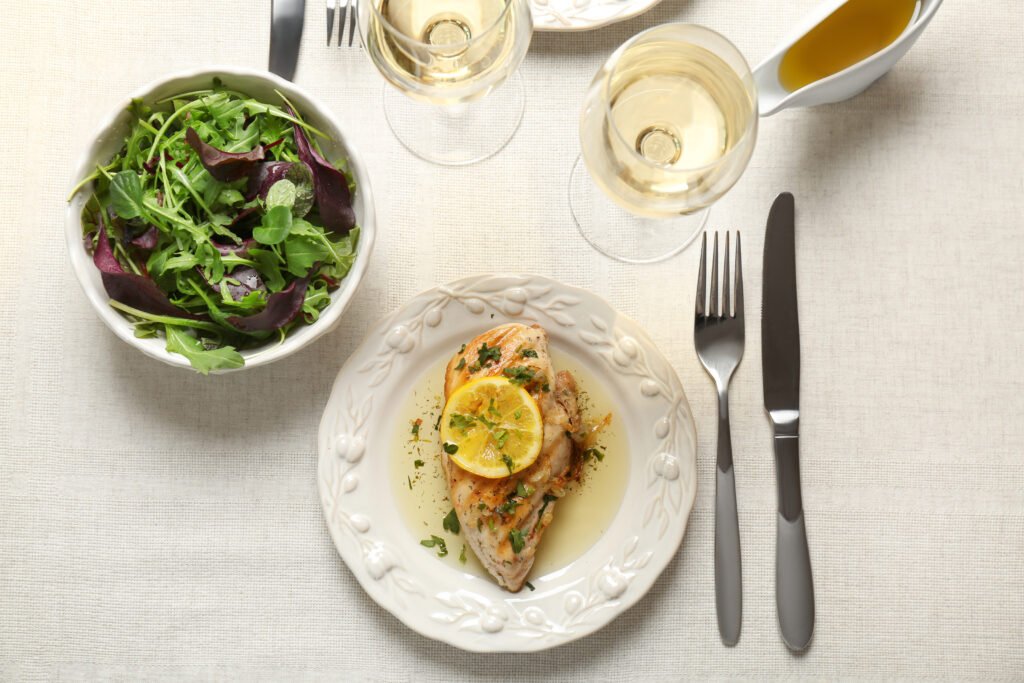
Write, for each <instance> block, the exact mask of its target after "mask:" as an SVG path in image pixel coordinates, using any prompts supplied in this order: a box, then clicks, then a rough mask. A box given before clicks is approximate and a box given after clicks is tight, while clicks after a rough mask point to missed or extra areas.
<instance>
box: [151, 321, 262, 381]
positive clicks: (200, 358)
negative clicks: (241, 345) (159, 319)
mask: <svg viewBox="0 0 1024 683" xmlns="http://www.w3.org/2000/svg"><path fill="white" fill-rule="evenodd" d="M164 334H165V335H166V336H167V350H168V351H169V352H170V353H179V354H181V355H182V356H185V358H187V359H188V361H189V362H190V363H191V364H192V367H193V368H195V369H196V370H198V371H199V372H200V373H202V374H204V375H208V374H210V372H211V371H213V370H228V369H231V368H240V367H242V366H243V365H245V361H244V360H243V359H242V354H240V353H238V351H236V350H235V349H234V348H233V347H231V346H222V347H220V348H219V349H205V348H203V345H202V343H200V341H199V340H198V339H196V338H195V337H193V336H192V335H190V334H189V333H188V332H185V331H184V330H182V329H179V328H177V327H172V326H170V325H164Z"/></svg>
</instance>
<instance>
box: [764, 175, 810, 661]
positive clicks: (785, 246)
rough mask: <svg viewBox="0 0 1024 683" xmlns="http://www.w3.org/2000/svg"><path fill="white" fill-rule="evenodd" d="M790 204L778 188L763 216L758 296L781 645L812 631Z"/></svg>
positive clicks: (803, 643)
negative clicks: (771, 459) (773, 474)
mask: <svg viewBox="0 0 1024 683" xmlns="http://www.w3.org/2000/svg"><path fill="white" fill-rule="evenodd" d="M795 214H796V208H795V202H794V200H793V195H791V194H790V193H788V192H784V193H783V194H780V195H779V196H778V197H777V198H776V199H775V203H774V204H772V208H771V212H770V213H769V214H768V225H767V228H766V231H765V238H764V271H763V278H764V286H763V289H762V300H761V366H762V376H763V381H764V407H765V410H766V411H767V412H768V417H769V419H770V420H771V423H772V427H773V430H774V438H773V442H774V447H775V472H776V481H777V488H778V515H777V524H778V526H777V535H776V548H775V602H776V608H777V609H778V614H779V628H780V630H781V631H782V639H783V641H785V643H786V646H787V647H789V649H791V650H794V651H801V650H804V649H805V648H806V647H807V645H808V644H809V643H810V640H811V635H812V634H813V632H814V582H813V580H812V577H811V558H810V553H809V552H808V549H807V531H806V528H805V526H804V513H803V501H802V498H801V494H800V457H799V442H800V439H799V437H800V322H799V318H798V316H797V299H796V236H795V222H796V221H795V218H796V216H795Z"/></svg>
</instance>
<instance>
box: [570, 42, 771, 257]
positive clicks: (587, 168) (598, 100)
mask: <svg viewBox="0 0 1024 683" xmlns="http://www.w3.org/2000/svg"><path fill="white" fill-rule="evenodd" d="M756 138H757V93H756V89H755V86H754V78H753V76H752V75H751V73H750V67H749V66H748V65H747V62H746V60H745V59H744V58H743V55H742V54H740V52H739V50H737V49H736V47H735V46H734V45H733V44H732V43H730V42H729V41H728V40H726V39H725V38H724V37H723V36H721V35H719V34H718V33H715V32H714V31H712V30H710V29H707V28H704V27H701V26H695V25H692V24H665V25H662V26H657V27H655V28H652V29H649V30H647V31H644V32H643V33H640V34H639V35H637V36H635V37H633V38H632V39H631V40H629V41H628V42H626V43H625V44H624V45H622V46H621V47H620V48H619V49H618V50H616V51H615V53H614V54H613V55H612V56H611V58H610V59H609V60H608V61H607V62H606V63H605V65H604V66H603V67H602V68H601V70H600V71H599V72H598V73H597V76H595V78H594V81H593V83H591V85H590V89H589V90H588V91H587V95H586V100H585V102H584V104H583V112H582V114H581V117H580V143H581V147H582V151H583V153H582V155H581V156H580V158H578V159H577V160H576V165H575V167H574V168H573V171H572V176H571V177H570V182H569V204H570V207H571V209H572V214H573V218H574V219H575V221H576V225H577V227H578V228H579V230H580V233H582V235H583V237H584V238H586V240H587V241H588V242H590V244H591V245H592V246H593V247H594V248H596V249H597V250H598V251H600V252H602V253H604V254H606V255H608V256H610V257H612V258H614V259H617V260H619V261H624V262H627V263H652V262H655V261H660V260H662V259H666V258H668V257H670V256H673V255H675V254H678V253H679V252H680V251H682V250H683V249H684V248H685V247H686V245H687V244H689V243H690V241H691V240H692V239H693V238H694V237H695V236H696V235H697V234H698V233H699V232H700V230H701V229H702V228H703V227H704V224H705V222H706V221H707V217H708V207H709V206H710V205H711V204H712V203H714V202H715V201H717V200H718V199H719V198H720V197H721V196H722V195H723V194H725V193H726V191H728V190H729V188H731V187H732V186H733V185H734V184H735V183H736V181H737V180H739V177H740V175H741V174H742V173H743V171H744V169H745V168H746V166H747V162H749V161H750V155H751V154H752V153H753V151H754V141H755V140H756Z"/></svg>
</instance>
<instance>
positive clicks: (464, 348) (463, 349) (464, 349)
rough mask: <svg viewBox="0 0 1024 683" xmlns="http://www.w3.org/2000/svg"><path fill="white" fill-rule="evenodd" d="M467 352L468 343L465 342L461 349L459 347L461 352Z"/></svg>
mask: <svg viewBox="0 0 1024 683" xmlns="http://www.w3.org/2000/svg"><path fill="white" fill-rule="evenodd" d="M465 352H466V345H465V344H463V345H462V348H461V349H459V353H465Z"/></svg>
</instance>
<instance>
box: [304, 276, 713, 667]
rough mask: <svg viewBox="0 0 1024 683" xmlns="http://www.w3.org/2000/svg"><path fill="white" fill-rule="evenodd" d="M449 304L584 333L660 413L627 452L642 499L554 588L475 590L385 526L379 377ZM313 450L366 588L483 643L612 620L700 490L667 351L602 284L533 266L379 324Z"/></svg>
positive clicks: (332, 517) (640, 589) (442, 292)
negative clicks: (553, 275) (638, 447)
mask: <svg viewBox="0 0 1024 683" xmlns="http://www.w3.org/2000/svg"><path fill="white" fill-rule="evenodd" d="M450 306H451V307H452V308H449V307H450ZM487 313H490V314H491V316H490V317H488V316H487V315H486V314H487ZM449 316H451V317H457V316H463V318H465V317H466V316H475V318H474V326H475V327H476V328H477V329H478V331H483V329H486V328H487V327H490V326H493V325H498V324H501V323H502V322H505V321H506V320H509V319H520V320H538V321H539V322H541V323H542V324H544V325H545V327H546V328H548V329H549V332H550V333H551V336H552V339H553V341H554V339H555V338H556V336H557V335H558V334H563V333H565V332H564V331H565V330H569V331H571V332H572V334H574V335H575V336H576V337H578V345H579V346H581V347H584V348H593V349H594V354H593V355H594V358H599V359H600V360H601V362H602V364H604V365H606V366H607V369H608V370H609V371H614V374H609V377H612V378H614V380H615V381H616V382H623V383H627V384H628V385H629V386H630V387H631V389H632V390H635V392H636V393H635V396H636V397H637V405H643V406H644V410H647V412H651V411H654V412H651V415H657V416H660V417H657V418H656V419H654V420H653V421H652V422H651V423H650V424H649V425H647V429H645V430H644V435H643V436H642V437H640V441H641V442H642V443H646V442H649V444H650V445H649V447H648V448H645V449H644V450H645V453H644V454H643V455H641V456H640V458H634V459H633V460H632V461H631V465H630V467H631V468H632V474H631V480H635V481H636V484H635V486H636V487H637V488H638V489H642V490H640V491H639V492H638V493H637V494H636V495H643V496H645V500H643V501H640V502H641V503H643V504H642V505H641V504H636V505H628V504H627V502H628V501H627V500H624V501H623V505H622V507H621V508H620V510H619V512H618V514H617V517H616V520H615V522H614V523H613V526H612V527H611V528H610V529H609V532H608V533H606V537H608V538H607V542H605V538H604V537H603V538H602V539H601V541H599V542H598V543H597V544H595V546H594V548H591V550H589V551H588V552H587V553H585V554H584V555H583V556H582V557H581V558H580V560H578V561H577V562H575V563H574V564H573V565H570V567H569V569H567V570H566V571H565V572H563V573H564V575H565V576H564V582H563V580H562V579H559V582H558V583H554V584H553V585H552V586H550V587H549V590H547V591H543V590H538V591H537V594H532V593H525V592H523V593H519V594H512V593H508V592H506V591H503V590H502V589H500V588H498V587H497V585H496V584H491V583H489V582H477V583H478V584H479V585H475V588H474V590H467V589H465V588H464V587H462V586H461V584H459V583H457V582H453V580H452V574H451V572H452V571H453V570H451V569H448V568H446V567H442V566H441V563H440V562H438V563H421V562H420V561H419V558H420V557H422V555H412V554H411V553H416V552H422V551H423V549H422V548H412V549H410V548H408V547H407V545H408V543H406V541H405V540H403V539H402V538H397V537H396V536H395V534H394V532H393V530H392V535H391V536H388V534H387V531H388V526H389V521H388V519H389V516H388V513H387V512H383V511H382V510H381V506H380V500H381V498H380V493H379V490H378V489H374V488H373V486H374V484H376V485H382V484H381V482H380V481H375V480H374V479H373V477H374V476H376V475H375V470H374V467H375V465H373V464H371V465H367V464H366V463H367V462H368V461H373V460H374V458H372V457H364V456H366V455H367V454H368V453H369V452H372V451H373V450H374V445H373V443H372V442H373V441H374V440H379V439H380V438H387V437H381V436H379V435H376V434H375V432H374V431H373V430H372V429H370V427H371V426H373V424H374V421H375V419H376V420H381V419H387V418H384V417H381V415H378V416H377V417H376V418H374V416H373V412H374V407H373V403H374V401H373V398H374V395H373V394H374V391H375V387H376V388H379V390H383V389H386V388H387V385H388V383H389V379H388V377H389V373H390V372H391V368H392V366H394V365H396V364H401V363H404V362H411V361H409V360H408V359H410V358H412V357H414V356H415V354H416V353H417V352H418V347H420V346H422V347H427V346H428V344H427V341H426V337H427V336H428V335H430V334H431V333H434V334H439V333H440V332H439V331H440V330H442V329H444V328H443V326H442V323H444V322H445V318H446V317H449ZM477 319H478V320H479V322H478V323H476V322H475V321H476V320H477ZM465 324H466V323H465V322H462V323H457V324H456V326H459V325H465ZM552 328H554V329H552ZM403 356H404V357H405V359H403ZM396 374H402V373H401V372H399V373H396ZM353 380H361V381H353ZM396 381H397V380H396ZM623 386H625V384H624V385H623ZM618 388H620V389H621V387H618ZM360 392H361V393H362V396H360V395H359V394H360ZM380 403H387V405H385V406H384V407H377V408H376V411H377V413H378V414H381V413H385V414H387V413H388V411H389V410H390V414H391V415H393V413H394V410H393V409H394V406H395V403H394V401H390V402H388V401H378V406H379V405H380ZM662 404H664V406H663V407H662V408H658V407H657V406H660V405H662ZM644 440H646V442H645V441H644ZM630 444H631V448H632V447H633V444H634V442H633V440H632V439H631V440H630ZM318 451H319V462H318V476H317V483H318V489H319V493H320V498H321V504H322V506H323V511H324V518H325V521H326V523H327V527H328V530H329V531H330V535H331V537H332V540H333V541H334V544H335V547H336V548H337V550H338V552H339V554H340V555H341V557H342V559H343V560H344V561H345V563H346V564H347V565H348V567H349V569H350V570H351V571H352V573H353V575H354V576H355V578H356V579H357V580H358V581H359V583H360V584H361V585H362V587H363V589H364V590H365V591H366V592H367V594H368V595H369V596H370V597H371V598H373V599H374V600H375V601H376V602H377V603H378V604H379V605H381V606H382V607H384V608H385V609H387V610H388V611H389V612H391V613H392V614H393V615H394V616H396V617H397V618H398V619H399V620H401V621H402V622H403V623H405V624H406V625H407V626H409V627H410V628H411V629H413V630H414V631H416V632H418V633H420V634H421V635H424V636H426V637H429V638H433V639H436V640H441V641H443V642H447V643H449V644H451V645H454V646H455V647H459V648H461V649H464V650H469V651H477V652H529V651H538V650H543V649H547V648H550V647H555V646H558V645H562V644H564V643H568V642H570V641H573V640H576V639H578V638H581V637H583V636H585V635H588V634H590V633H592V632H594V631H596V630H598V629H600V628H601V627H603V626H605V625H607V624H608V623H609V622H611V621H612V620H613V619H614V618H615V617H617V616H618V615H619V614H621V613H622V612H624V611H625V610H626V609H628V608H629V607H631V606H632V605H633V604H635V603H636V602H637V601H639V600H640V598H641V597H643V595H644V594H646V593H647V591H648V590H649V589H650V588H651V587H652V586H653V584H654V582H655V581H656V580H657V578H658V577H659V576H660V574H661V573H662V571H663V570H664V568H665V567H666V566H667V565H668V563H669V562H670V561H671V560H672V558H673V557H674V556H675V554H676V551H677V550H678V548H679V545H680V544H681V542H682V539H683V536H684V534H685V531H686V526H687V522H688V519H689V515H690V512H691V510H692V507H693V502H694V499H695V497H696V477H697V473H696V431H695V426H694V423H693V418H692V415H691V414H690V410H689V404H688V403H687V401H686V396H685V393H684V391H683V388H682V384H681V383H680V381H679V378H678V376H677V375H676V372H675V370H674V369H673V368H672V366H671V364H670V363H669V362H668V360H667V359H665V357H664V356H663V355H662V354H661V353H660V352H659V351H658V350H657V348H656V347H655V346H654V344H653V342H652V341H651V340H650V338H649V337H648V336H647V334H646V333H645V332H644V331H643V330H642V328H640V326H639V325H638V324H637V323H635V322H633V321H632V320H630V319H629V318H627V317H625V316H623V315H621V314H620V313H618V312H617V311H615V310H614V309H613V308H612V307H611V306H610V305H609V304H608V303H607V302H605V301H604V300H603V299H601V298H600V297H598V296H597V295H595V294H593V293H591V292H587V291H585V290H581V289H577V288H575V287H570V286H568V285H564V284H561V283H559V282H557V281H554V280H551V279H548V278H545V277H541V276H533V275H506V274H501V275H496V274H491V275H478V276H473V277H468V278H464V279H461V280H458V281H456V282H453V283H450V284H448V285H443V286H440V287H435V288H433V289H430V290H427V291H425V292H423V293H421V294H419V295H417V296H415V297H413V298H412V299H411V300H409V302H407V303H406V304H405V305H403V306H401V307H400V308H399V309H398V310H397V311H395V312H394V313H392V314H391V315H389V316H387V317H386V318H384V319H383V320H381V321H379V322H378V323H377V324H376V325H374V326H373V327H372V328H371V329H370V330H369V331H368V332H367V334H366V337H365V339H364V341H363V342H362V343H361V344H360V346H359V347H358V348H357V349H356V350H355V351H354V352H353V353H352V355H351V356H350V357H349V358H348V359H347V360H346V362H345V364H344V365H343V367H342V368H341V370H340V371H339V373H338V377H337V379H336V380H335V383H334V387H333V389H332V393H331V397H330V399H329V401H328V404H327V407H326V409H325V411H324V416H323V420H322V421H321V424H320V429H319V434H318ZM378 467H379V466H378ZM385 488H387V487H385ZM633 488H634V484H633V482H632V481H631V483H630V485H629V491H632V490H633ZM387 490H388V491H390V488H387ZM628 495H629V492H628V491H627V496H628ZM620 518H622V519H621V520H620ZM391 524H392V525H393V523H391ZM380 528H383V529H384V531H385V534H384V535H383V536H381V535H380V533H379V532H380ZM616 528H617V529H618V532H617V535H613V534H612V531H613V529H616ZM398 536H404V534H398ZM613 536H614V537H613ZM619 536H621V538H619ZM599 546H603V548H602V549H601V550H595V548H598V547H599ZM609 548H614V552H612V553H610V554H609V552H608V549H609ZM602 553H603V554H602ZM414 563H415V564H414ZM435 564H436V565H437V567H435V566H434V565H435ZM410 566H415V571H410V569H409V567H410ZM455 571H457V570H455ZM563 583H564V585H563Z"/></svg>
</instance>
